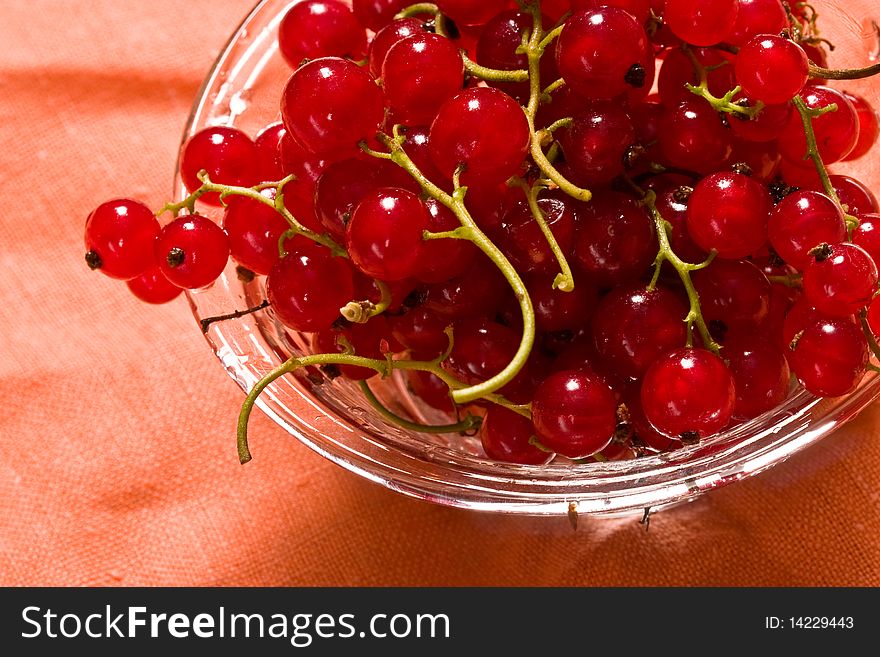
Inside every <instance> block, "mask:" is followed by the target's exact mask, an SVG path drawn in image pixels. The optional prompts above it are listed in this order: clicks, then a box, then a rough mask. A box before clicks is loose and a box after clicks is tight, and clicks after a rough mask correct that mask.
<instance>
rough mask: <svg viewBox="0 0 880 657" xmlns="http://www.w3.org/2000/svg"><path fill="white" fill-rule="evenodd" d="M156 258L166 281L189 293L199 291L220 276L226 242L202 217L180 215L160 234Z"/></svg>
mask: <svg viewBox="0 0 880 657" xmlns="http://www.w3.org/2000/svg"><path fill="white" fill-rule="evenodd" d="M155 257H156V262H157V264H158V265H159V269H160V270H161V271H162V273H163V274H164V275H165V278H167V279H168V280H169V281H171V282H172V283H174V284H175V285H177V286H178V287H182V288H186V289H188V290H195V289H199V288H202V287H206V286H207V285H210V284H211V283H213V282H214V281H215V280H216V279H217V277H218V276H220V274H221V273H223V269H224V268H225V267H226V263H227V261H228V260H229V238H228V237H227V235H226V232H225V231H224V230H223V229H222V228H220V226H218V225H217V224H215V223H214V222H213V221H211V220H210V219H208V218H207V217H205V216H202V215H200V214H188V215H181V216H179V217H177V219H175V220H174V221H172V222H171V223H170V224H168V225H167V226H165V227H164V228H162V230H161V231H160V232H159V236H158V237H157V238H156V243H155Z"/></svg>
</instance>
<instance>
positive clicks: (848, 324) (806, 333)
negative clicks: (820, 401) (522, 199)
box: [787, 317, 868, 397]
mask: <svg viewBox="0 0 880 657" xmlns="http://www.w3.org/2000/svg"><path fill="white" fill-rule="evenodd" d="M787 358H788V362H789V364H790V365H791V369H792V372H794V374H795V376H797V378H798V381H800V382H801V385H803V386H804V388H806V389H807V390H808V391H809V392H811V393H813V394H814V395H817V396H819V397H838V396H840V395H846V394H849V393H850V392H852V391H853V390H855V389H856V387H857V386H858V384H859V382H860V381H861V380H862V377H863V376H864V375H865V370H866V368H867V366H868V342H867V340H866V338H865V335H864V333H863V332H862V328H861V327H860V326H859V325H858V324H856V323H855V322H853V321H852V320H851V319H849V318H840V317H832V318H823V319H817V320H815V321H813V322H811V323H810V324H808V325H807V326H806V328H805V329H803V331H801V332H799V333H798V334H797V335H796V336H795V338H794V339H793V340H792V343H791V346H790V347H789V351H788V354H787Z"/></svg>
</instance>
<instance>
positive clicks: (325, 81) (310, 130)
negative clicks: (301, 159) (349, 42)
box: [281, 57, 385, 159]
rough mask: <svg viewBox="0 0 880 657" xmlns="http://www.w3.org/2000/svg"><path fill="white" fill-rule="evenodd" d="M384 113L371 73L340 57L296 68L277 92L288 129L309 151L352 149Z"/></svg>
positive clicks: (338, 153) (327, 153)
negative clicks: (280, 95) (282, 90)
mask: <svg viewBox="0 0 880 657" xmlns="http://www.w3.org/2000/svg"><path fill="white" fill-rule="evenodd" d="M384 115H385V107H384V101H383V98H382V92H381V90H380V89H379V87H377V86H376V83H375V81H374V80H373V78H372V77H370V74H369V73H368V72H367V71H365V70H363V69H362V68H361V67H360V66H358V65H357V64H354V63H352V62H350V61H348V60H345V59H341V58H338V57H324V58H321V59H315V60H312V61H310V62H309V63H308V64H305V65H304V66H301V67H300V68H298V69H297V70H296V71H294V72H293V75H291V76H290V79H289V80H288V81H287V85H286V86H285V87H284V92H283V95H282V97H281V118H282V119H283V121H284V126H285V128H287V131H288V133H290V135H291V136H292V137H293V138H294V139H295V140H296V141H298V142H299V143H300V144H301V145H302V146H303V147H304V148H306V149H307V150H308V151H309V152H310V153H312V154H314V155H319V156H322V157H327V158H332V159H343V157H346V156H349V157H350V156H353V155H355V154H356V153H357V152H358V146H357V144H358V142H360V141H361V140H364V139H367V138H370V137H372V136H373V135H374V134H375V133H376V130H377V128H378V127H379V125H380V124H381V123H382V119H383V117H384Z"/></svg>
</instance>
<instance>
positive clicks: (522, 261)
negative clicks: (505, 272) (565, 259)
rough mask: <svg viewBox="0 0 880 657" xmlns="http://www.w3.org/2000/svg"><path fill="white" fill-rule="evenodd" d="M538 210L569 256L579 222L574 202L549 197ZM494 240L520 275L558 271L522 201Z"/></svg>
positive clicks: (543, 238)
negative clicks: (577, 222) (576, 224)
mask: <svg viewBox="0 0 880 657" xmlns="http://www.w3.org/2000/svg"><path fill="white" fill-rule="evenodd" d="M538 208H539V209H540V210H541V214H543V215H544V219H545V221H546V222H547V225H548V226H549V227H550V231H551V232H552V233H553V236H554V237H555V238H556V242H557V244H559V248H560V249H562V252H563V254H565V255H568V254H570V253H571V250H572V246H573V243H574V232H575V223H576V221H577V218H576V216H575V213H574V208H573V204H572V202H571V201H570V200H568V199H567V197H556V196H547V197H544V198H541V199H538ZM494 237H495V240H494V241H495V243H496V244H497V246H498V248H499V249H501V251H502V253H504V255H506V256H507V258H508V259H509V260H510V262H511V264H512V265H513V266H514V267H516V269H517V270H518V271H519V272H521V273H531V272H544V273H549V272H551V271H556V270H557V269H558V268H559V265H558V263H557V262H556V257H555V256H554V255H553V252H552V251H551V250H550V246H549V245H548V244H547V240H546V238H545V237H544V233H543V232H542V231H541V228H540V227H539V226H538V223H537V222H536V221H535V219H534V217H533V216H532V211H531V210H530V209H529V204H528V203H527V202H526V201H520V202H519V203H517V204H516V205H515V206H513V207H512V208H511V209H510V210H509V211H508V212H507V213H506V214H505V215H504V219H503V220H502V222H501V226H500V230H498V231H497V235H495V236H494Z"/></svg>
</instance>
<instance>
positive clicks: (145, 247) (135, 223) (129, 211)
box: [85, 198, 159, 280]
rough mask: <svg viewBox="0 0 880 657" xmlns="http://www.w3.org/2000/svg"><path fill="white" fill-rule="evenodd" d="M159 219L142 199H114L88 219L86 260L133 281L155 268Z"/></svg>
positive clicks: (109, 274)
mask: <svg viewBox="0 0 880 657" xmlns="http://www.w3.org/2000/svg"><path fill="white" fill-rule="evenodd" d="M158 234H159V222H158V221H157V220H156V217H155V215H154V214H153V212H152V210H150V208H148V207H147V206H146V205H144V204H143V203H141V202H140V201H135V200H132V199H128V198H120V199H114V200H112V201H107V202H105V203H102V204H101V205H99V206H98V207H97V208H95V209H94V210H93V211H92V212H91V213H90V214H89V216H88V218H87V219H86V227H85V244H86V263H87V264H88V265H89V267H91V268H92V269H97V270H99V271H101V272H102V273H103V274H105V275H106V276H109V277H110V278H118V279H122V280H130V279H132V278H135V277H136V276H140V275H141V274H143V273H144V272H145V271H147V270H148V269H150V268H152V266H153V263H154V262H155V261H154V256H153V242H154V241H155V239H156V236H157V235H158Z"/></svg>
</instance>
